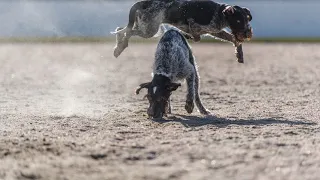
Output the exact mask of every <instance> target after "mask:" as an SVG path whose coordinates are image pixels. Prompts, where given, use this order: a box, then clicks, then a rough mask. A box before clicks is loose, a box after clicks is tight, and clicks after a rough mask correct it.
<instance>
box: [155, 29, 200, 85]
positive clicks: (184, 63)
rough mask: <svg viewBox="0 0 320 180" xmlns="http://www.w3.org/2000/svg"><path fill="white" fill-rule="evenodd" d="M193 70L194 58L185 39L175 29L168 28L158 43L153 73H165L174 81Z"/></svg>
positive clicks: (184, 76)
mask: <svg viewBox="0 0 320 180" xmlns="http://www.w3.org/2000/svg"><path fill="white" fill-rule="evenodd" d="M193 71H194V60H193V55H192V51H191V48H190V46H189V44H188V42H187V40H186V39H185V38H184V36H183V35H182V34H181V33H180V32H178V31H177V30H174V29H170V30H168V31H167V32H165V33H164V35H163V36H162V38H161V39H160V41H159V43H158V46H157V50H156V54H155V63H154V69H153V73H154V74H162V75H166V76H167V77H169V78H170V79H171V80H172V81H173V82H174V81H177V80H181V79H184V78H186V77H187V76H188V75H189V74H190V73H192V72H193Z"/></svg>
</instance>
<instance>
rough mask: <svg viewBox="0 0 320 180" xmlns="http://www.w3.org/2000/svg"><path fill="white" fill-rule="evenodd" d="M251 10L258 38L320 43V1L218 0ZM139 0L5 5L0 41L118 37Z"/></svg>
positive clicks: (26, 0)
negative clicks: (119, 27) (130, 11)
mask: <svg viewBox="0 0 320 180" xmlns="http://www.w3.org/2000/svg"><path fill="white" fill-rule="evenodd" d="M217 1H218V2H222V3H228V4H236V5H240V6H245V7H248V8H250V9H251V11H252V14H253V21H252V26H253V28H254V37H255V39H281V38H284V39H297V40H305V39H309V40H316V39H317V38H319V37H320V31H319V29H320V21H319V15H320V11H319V9H320V1H319V0H303V1H302V0H217ZM134 2H135V0H114V1H111V0H91V1H85V0H64V1H54V0H16V1H0V24H1V31H0V37H1V38H2V39H8V38H9V39H10V38H11V39H12V38H44V37H59V38H63V37H78V38H81V37H95V38H113V36H112V35H111V34H110V32H111V31H113V30H114V29H115V28H116V27H117V26H124V25H126V23H127V19H128V13H129V9H130V7H131V5H132V4H133V3H134Z"/></svg>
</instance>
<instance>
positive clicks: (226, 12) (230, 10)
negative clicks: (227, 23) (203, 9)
mask: <svg viewBox="0 0 320 180" xmlns="http://www.w3.org/2000/svg"><path fill="white" fill-rule="evenodd" d="M233 13H234V8H233V7H232V6H227V7H226V8H224V10H223V11H222V14H223V15H225V16H227V15H232V14H233Z"/></svg>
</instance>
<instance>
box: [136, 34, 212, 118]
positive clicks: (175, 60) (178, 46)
mask: <svg viewBox="0 0 320 180" xmlns="http://www.w3.org/2000/svg"><path fill="white" fill-rule="evenodd" d="M184 79H185V80H186V82H187V88H188V93H187V97H186V104H185V109H186V111H187V112H188V113H192V111H193V108H194V102H195V104H196V106H197V107H198V109H199V111H200V113H201V114H203V115H209V114H210V112H209V111H208V110H207V109H206V108H204V107H203V105H202V103H201V100H200V95H199V74H198V70H197V65H196V62H195V58H194V56H193V54H192V51H191V48H190V46H189V44H188V42H187V41H186V39H185V37H184V36H183V35H182V34H181V33H180V32H178V31H177V30H174V29H171V30H168V31H167V32H166V33H165V34H164V35H163V36H162V38H161V39H160V41H159V44H158V47H157V50H156V54H155V61H154V65H153V79H152V81H151V82H147V83H143V84H141V85H140V87H139V88H138V89H137V90H136V94H139V92H140V90H141V89H142V88H146V89H148V94H147V95H146V97H147V98H148V100H149V108H148V111H147V113H148V115H149V117H153V118H162V117H163V115H166V114H167V113H171V106H170V95H171V93H172V92H173V91H175V90H176V89H177V88H178V87H179V86H181V84H180V83H177V82H178V81H180V80H184Z"/></svg>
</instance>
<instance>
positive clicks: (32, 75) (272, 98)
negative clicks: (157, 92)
mask: <svg viewBox="0 0 320 180" xmlns="http://www.w3.org/2000/svg"><path fill="white" fill-rule="evenodd" d="M192 46H193V49H194V52H195V56H196V58H197V62H198V65H199V70H200V75H201V77H202V79H201V88H200V91H201V97H202V100H203V103H204V105H205V106H206V107H207V108H208V109H209V110H210V111H211V112H212V113H213V114H214V116H211V117H202V116H201V115H200V114H199V113H198V112H197V111H195V112H194V113H193V114H190V115H189V114H187V113H186V112H185V110H184V101H185V95H186V84H183V86H182V88H180V89H178V90H177V91H176V92H175V93H174V94H173V96H172V99H173V103H172V105H173V113H174V114H173V115H171V116H169V117H168V119H166V120H161V121H160V120H158V121H155V120H149V119H147V116H146V108H147V106H148V104H147V101H145V100H143V99H142V98H143V95H144V92H145V91H143V93H142V94H141V95H138V96H136V95H135V94H134V90H135V88H136V87H137V86H138V85H139V84H140V83H143V82H146V81H149V80H151V75H150V74H151V67H152V63H153V54H154V51H155V47H156V44H134V43H131V46H130V47H129V48H128V49H127V50H126V51H125V52H124V53H123V54H122V55H121V56H120V57H119V58H118V59H115V58H113V56H112V48H113V44H33V45H31V44H15V45H10V44H1V46H0V93H1V99H0V118H1V119H0V179H43V180H50V179H61V180H66V179H76V180H79V179H92V180H96V179H110V180H123V179H128V180H131V179H132V180H140V179H146V180H160V179H192V180H200V179H201V180H202V179H219V180H223V179H226V180H229V179H246V180H250V179H252V180H264V179H273V180H280V179H281V180H283V179H288V180H292V179H299V180H301V179H319V178H320V171H319V170H320V136H319V135H320V134H319V133H320V129H319V128H320V127H319V121H320V45H319V44H318V45H317V44H290V45H284V44H265V45H263V44H245V45H244V53H245V64H238V63H237V62H236V59H235V57H234V54H233V51H234V49H233V47H232V46H231V45H230V44H192Z"/></svg>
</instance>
